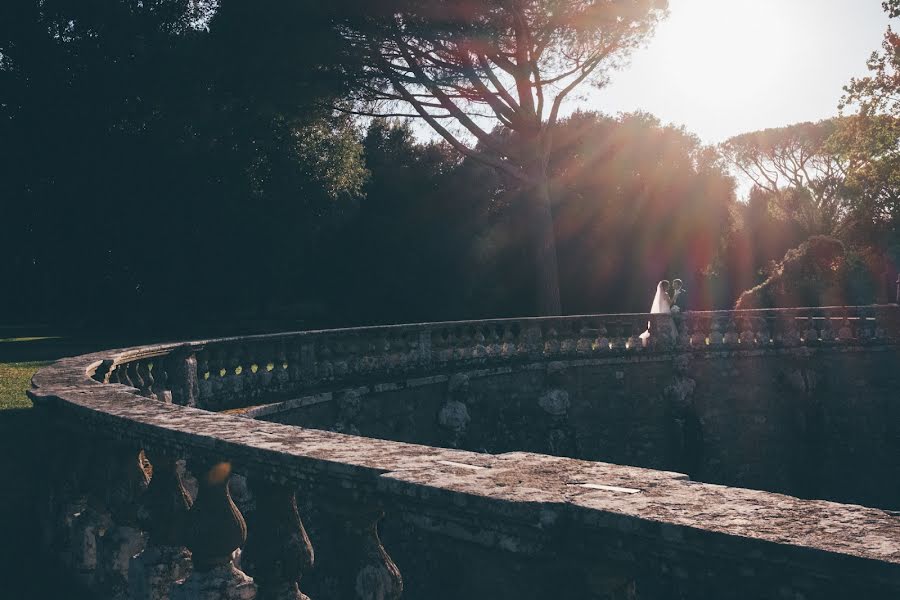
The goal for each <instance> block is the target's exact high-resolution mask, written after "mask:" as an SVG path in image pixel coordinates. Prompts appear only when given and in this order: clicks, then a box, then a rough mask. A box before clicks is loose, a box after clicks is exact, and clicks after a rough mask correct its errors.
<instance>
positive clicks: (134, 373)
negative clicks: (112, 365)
mask: <svg viewBox="0 0 900 600" xmlns="http://www.w3.org/2000/svg"><path fill="white" fill-rule="evenodd" d="M142 363H143V361H140V360H132V361H130V362H128V363H126V364H125V372H126V373H127V374H128V379H129V380H130V381H131V387H133V388H136V389H137V390H138V391H140V392H141V393H143V392H144V390H145V389H146V388H147V384H146V383H145V382H144V377H143V375H141V372H140V370H139V366H140V365H141V364H142Z"/></svg>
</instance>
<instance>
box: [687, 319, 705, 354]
mask: <svg viewBox="0 0 900 600" xmlns="http://www.w3.org/2000/svg"><path fill="white" fill-rule="evenodd" d="M692 321H693V323H692V325H693V327H692V329H691V348H693V349H694V350H700V349H704V348H706V326H705V323H706V319H705V318H701V317H694V318H693V319H692Z"/></svg>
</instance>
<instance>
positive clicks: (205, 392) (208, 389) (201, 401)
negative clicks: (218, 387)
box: [175, 350, 218, 407]
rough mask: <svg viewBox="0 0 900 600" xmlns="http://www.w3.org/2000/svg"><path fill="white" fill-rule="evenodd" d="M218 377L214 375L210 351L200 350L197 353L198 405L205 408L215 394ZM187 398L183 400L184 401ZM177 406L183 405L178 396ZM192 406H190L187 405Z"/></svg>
mask: <svg viewBox="0 0 900 600" xmlns="http://www.w3.org/2000/svg"><path fill="white" fill-rule="evenodd" d="M217 375H218V373H214V372H213V370H212V367H211V366H210V364H209V351H207V350H200V351H199V352H197V398H196V405H197V406H202V407H205V406H207V405H208V404H207V403H208V402H209V399H210V398H212V394H213V379H214V378H215V377H216V376H217ZM184 399H185V398H182V400H184ZM175 402H176V404H183V402H180V401H179V400H178V397H177V395H176V399H175ZM187 406H190V404H187Z"/></svg>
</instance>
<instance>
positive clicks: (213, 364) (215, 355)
mask: <svg viewBox="0 0 900 600" xmlns="http://www.w3.org/2000/svg"><path fill="white" fill-rule="evenodd" d="M209 364H210V371H211V372H210V381H211V382H212V385H211V392H210V396H209V398H207V399H205V400H204V408H210V409H218V408H220V407H221V405H222V399H223V398H224V397H225V395H226V394H227V393H228V384H227V382H228V355H227V352H226V350H225V348H224V347H223V346H221V345H219V346H214V347H213V348H212V350H211V351H210V360H209Z"/></svg>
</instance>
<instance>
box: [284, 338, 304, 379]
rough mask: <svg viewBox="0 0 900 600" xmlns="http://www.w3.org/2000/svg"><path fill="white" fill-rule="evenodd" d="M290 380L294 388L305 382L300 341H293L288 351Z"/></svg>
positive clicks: (289, 344) (290, 342) (289, 343)
mask: <svg viewBox="0 0 900 600" xmlns="http://www.w3.org/2000/svg"><path fill="white" fill-rule="evenodd" d="M287 364H288V366H287V372H288V379H289V380H290V382H291V383H292V384H294V386H297V385H298V384H300V383H301V382H303V364H302V361H301V359H300V341H299V340H291V341H289V342H288V349H287Z"/></svg>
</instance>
